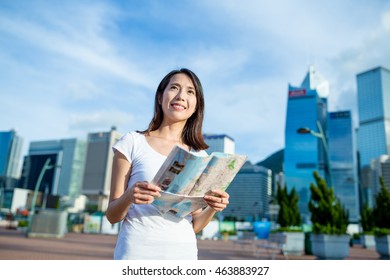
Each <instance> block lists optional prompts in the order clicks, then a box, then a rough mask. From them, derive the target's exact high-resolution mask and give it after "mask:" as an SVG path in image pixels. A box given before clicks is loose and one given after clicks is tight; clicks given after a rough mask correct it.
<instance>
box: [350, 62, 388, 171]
mask: <svg viewBox="0 0 390 280" xmlns="http://www.w3.org/2000/svg"><path fill="white" fill-rule="evenodd" d="M357 92H358V109H359V133H358V148H359V152H360V162H361V167H365V166H369V165H370V162H371V160H372V159H375V158H377V157H379V156H380V155H384V154H390V70H388V69H386V68H383V67H377V68H374V69H372V70H368V71H366V72H363V73H360V74H358V75H357Z"/></svg>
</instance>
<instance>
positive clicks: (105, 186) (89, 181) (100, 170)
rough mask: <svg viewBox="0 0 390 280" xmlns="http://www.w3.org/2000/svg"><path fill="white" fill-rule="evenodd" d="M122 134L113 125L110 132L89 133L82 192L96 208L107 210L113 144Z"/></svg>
mask: <svg viewBox="0 0 390 280" xmlns="http://www.w3.org/2000/svg"><path fill="white" fill-rule="evenodd" d="M121 136H122V135H121V134H120V133H118V132H117V131H116V128H115V127H113V128H112V129H111V131H108V132H97V133H89V134H88V139H87V153H86V154H87V155H86V161H85V170H84V179H83V187H82V194H84V195H86V196H87V198H88V204H89V205H90V206H91V207H93V208H95V210H99V211H106V209H107V206H108V199H109V195H110V187H111V169H112V160H113V157H114V152H113V151H112V146H113V145H114V144H115V142H116V141H118V140H119V139H120V137H121Z"/></svg>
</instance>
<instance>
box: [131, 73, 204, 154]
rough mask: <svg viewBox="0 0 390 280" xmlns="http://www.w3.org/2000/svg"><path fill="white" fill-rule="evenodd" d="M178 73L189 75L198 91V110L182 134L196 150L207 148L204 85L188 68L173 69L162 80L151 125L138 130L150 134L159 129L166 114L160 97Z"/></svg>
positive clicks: (184, 139) (185, 141)
mask: <svg viewBox="0 0 390 280" xmlns="http://www.w3.org/2000/svg"><path fill="white" fill-rule="evenodd" d="M176 74H185V75H187V76H188V77H189V78H190V79H191V81H192V83H193V84H194V87H195V92H196V110H195V112H194V113H193V114H192V116H191V117H190V118H189V119H188V120H187V122H186V124H185V126H184V129H183V131H182V134H181V138H182V141H183V143H184V144H186V145H188V146H190V147H191V148H193V149H194V150H196V151H199V150H205V149H207V148H208V147H209V146H208V145H207V144H206V143H205V142H204V139H203V133H202V125H203V116H204V96H203V87H202V84H201V83H200V80H199V78H198V77H197V76H196V75H195V73H194V72H192V71H191V70H189V69H187V68H181V69H179V70H172V71H171V72H169V73H168V74H167V75H166V76H165V77H164V78H163V79H162V80H161V82H160V84H159V85H158V87H157V90H156V95H155V98H154V115H153V119H152V120H151V121H150V123H149V126H148V128H147V129H146V130H144V131H138V132H139V133H142V134H149V133H150V132H151V131H154V130H157V129H158V128H159V127H160V125H161V123H162V121H163V119H164V114H163V110H162V107H161V105H160V104H159V100H160V98H161V99H162V95H163V93H164V90H165V88H166V87H167V86H168V84H169V82H170V80H171V78H172V77H173V75H176Z"/></svg>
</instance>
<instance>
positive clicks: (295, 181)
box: [283, 67, 330, 221]
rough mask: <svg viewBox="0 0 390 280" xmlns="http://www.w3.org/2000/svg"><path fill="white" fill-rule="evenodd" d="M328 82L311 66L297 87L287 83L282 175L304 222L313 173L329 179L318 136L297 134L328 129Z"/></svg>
mask: <svg viewBox="0 0 390 280" xmlns="http://www.w3.org/2000/svg"><path fill="white" fill-rule="evenodd" d="M328 94H329V83H328V82H327V81H326V80H325V79H324V78H323V77H322V76H321V75H320V74H319V73H318V72H317V71H315V69H314V67H310V69H309V71H308V73H307V75H306V77H305V78H304V80H303V82H302V84H301V86H300V87H293V86H291V85H289V88H288V100H287V114H286V127H285V149H284V166H283V170H284V175H285V184H286V186H287V189H289V190H290V189H292V188H295V190H296V191H297V193H298V194H299V203H298V207H299V210H300V212H301V215H302V216H303V218H304V221H307V220H308V219H309V216H310V213H309V209H308V206H307V205H308V202H309V199H310V190H309V187H310V184H311V183H313V182H314V178H313V172H314V171H318V173H319V175H320V176H321V177H323V178H325V179H326V180H327V182H329V181H330V180H329V179H330V178H329V172H326V170H328V168H327V166H326V165H327V160H326V151H325V147H324V145H323V142H322V141H321V139H319V138H317V137H313V136H312V135H307V134H305V135H304V134H299V133H298V132H297V130H298V129H300V128H308V129H310V130H313V131H318V129H319V126H320V128H322V130H323V131H324V133H326V131H327V127H326V118H327V96H328Z"/></svg>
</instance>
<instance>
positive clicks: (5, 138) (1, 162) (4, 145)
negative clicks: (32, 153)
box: [0, 130, 23, 189]
mask: <svg viewBox="0 0 390 280" xmlns="http://www.w3.org/2000/svg"><path fill="white" fill-rule="evenodd" d="M22 145H23V140H22V138H21V137H19V136H18V135H17V133H16V131H15V130H10V131H1V132H0V188H1V187H3V188H4V189H12V188H15V187H16V186H17V181H18V180H19V178H20V163H21V150H22Z"/></svg>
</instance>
